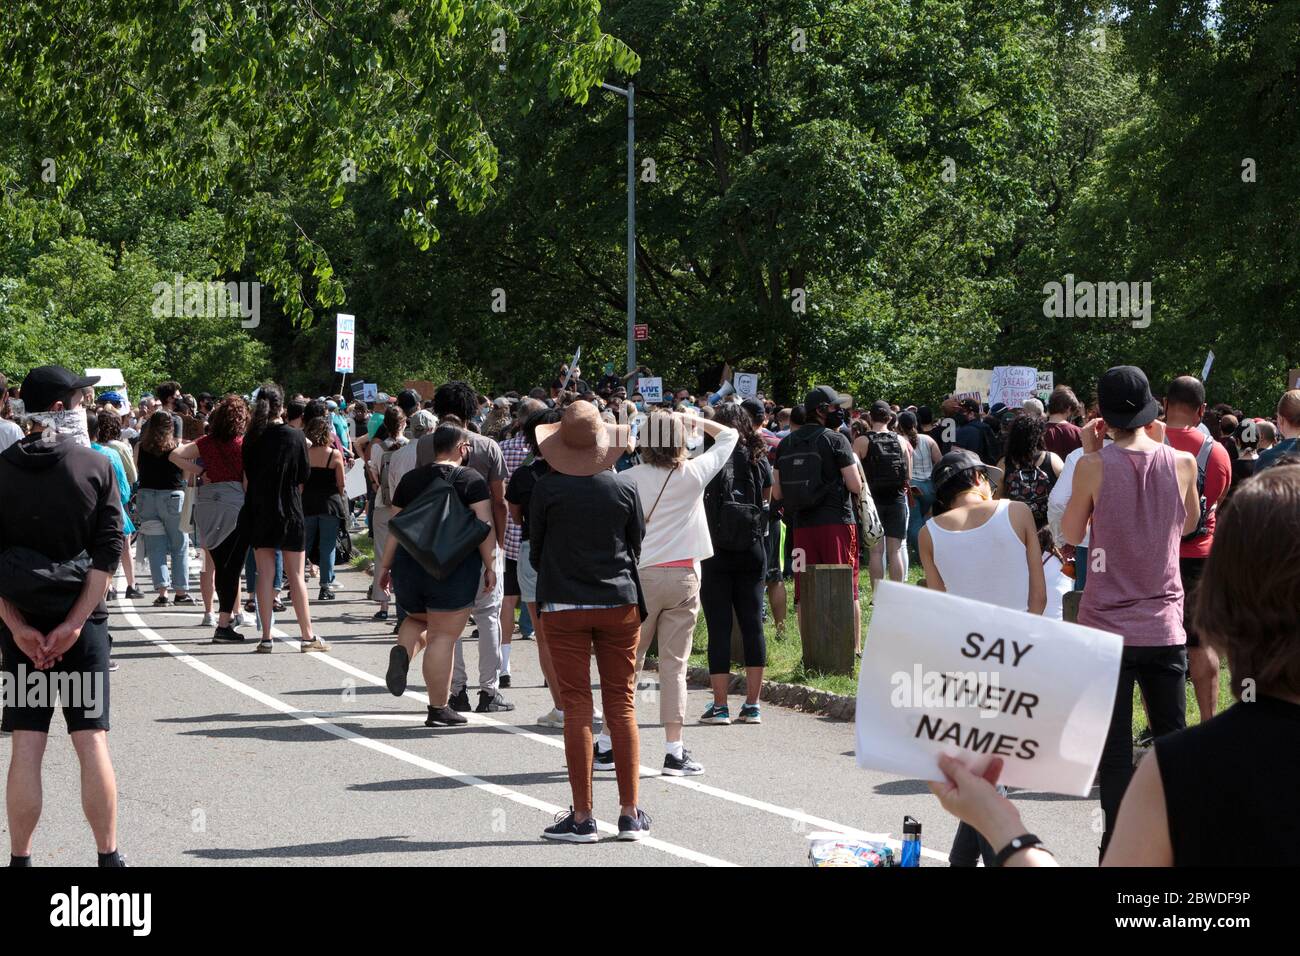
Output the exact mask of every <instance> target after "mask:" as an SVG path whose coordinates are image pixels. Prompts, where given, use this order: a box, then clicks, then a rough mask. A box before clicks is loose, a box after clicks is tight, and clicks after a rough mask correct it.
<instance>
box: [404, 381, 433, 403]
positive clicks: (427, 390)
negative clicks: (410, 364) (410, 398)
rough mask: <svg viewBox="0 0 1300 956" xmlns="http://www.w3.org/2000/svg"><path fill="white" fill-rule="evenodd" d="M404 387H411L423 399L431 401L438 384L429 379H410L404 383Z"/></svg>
mask: <svg viewBox="0 0 1300 956" xmlns="http://www.w3.org/2000/svg"><path fill="white" fill-rule="evenodd" d="M402 388H404V389H407V388H409V389H410V390H411V391H413V392H415V394H416V395H419V396H420V400H421V401H425V402H427V401H429V400H430V399H432V398H433V393H434V392H436V391H437V390H438V386H437V385H435V384H433V382H430V381H429V380H428V379H410V380H408V381H405V382H403V383H402Z"/></svg>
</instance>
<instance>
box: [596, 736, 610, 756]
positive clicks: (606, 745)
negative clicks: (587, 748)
mask: <svg viewBox="0 0 1300 956" xmlns="http://www.w3.org/2000/svg"><path fill="white" fill-rule="evenodd" d="M596 746H597V747H599V748H600V752H601V753H606V752H608V751H610V750H613V749H614V741H612V740H610V739H609V734H599V735H598V736H597V737H596Z"/></svg>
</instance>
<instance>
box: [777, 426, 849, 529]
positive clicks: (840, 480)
mask: <svg viewBox="0 0 1300 956" xmlns="http://www.w3.org/2000/svg"><path fill="white" fill-rule="evenodd" d="M813 436H815V441H816V444H815V447H816V449H817V454H818V455H819V456H820V457H821V460H822V481H823V482H825V483H826V484H828V485H831V486H833V487H832V488H831V490H829V491H828V492H827V493H826V495H825V496H824V497H823V498H822V500H821V503H820V504H818V505H817V507H815V508H810V509H809V510H808V511H805V512H801V513H799V514H797V515H796V514H793V513H792V512H791V511H790V509H788V508H787V509H786V511H785V516H786V520H787V521H788V522H789V523H790V525H791V527H796V526H797V527H803V528H812V527H816V526H818V525H827V524H853V502H852V501H851V500H850V498H849V491H848V489H847V488H845V487H844V476H843V475H841V474H840V469H841V468H847V467H848V466H849V465H852V464H854V463H855V462H856V461H857V460H858V458H857V456H856V455H854V454H853V446H852V445H850V444H849V440H848V439H847V438H845V437H844V436H843V435H842V434H840V433H839V432H838V431H834V430H832V429H829V428H825V427H823V426H821V425H818V424H816V423H813V424H809V425H802V426H800V427H799V428H798V429H796V430H795V431H792V432H791V433H790V434H788V435H786V436H785V437H784V438H782V439H781V443H780V444H779V445H777V446H776V461H777V472H778V473H779V472H780V470H781V459H782V458H783V457H785V455H786V454H787V453H788V452H789V449H790V440H791V439H792V438H796V437H797V438H798V439H799V441H800V442H806V441H807V439H808V438H809V437H813Z"/></svg>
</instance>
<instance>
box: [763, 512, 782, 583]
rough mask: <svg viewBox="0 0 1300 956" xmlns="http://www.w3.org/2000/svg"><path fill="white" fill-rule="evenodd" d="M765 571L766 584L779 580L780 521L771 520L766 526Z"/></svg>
mask: <svg viewBox="0 0 1300 956" xmlns="http://www.w3.org/2000/svg"><path fill="white" fill-rule="evenodd" d="M766 540H767V545H766V549H767V573H766V574H765V578H766V580H767V583H768V584H771V583H772V582H773V581H780V580H781V522H780V521H779V520H776V521H771V522H770V523H769V524H768V526H767V539H766Z"/></svg>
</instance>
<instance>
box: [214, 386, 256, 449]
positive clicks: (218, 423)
mask: <svg viewBox="0 0 1300 956" xmlns="http://www.w3.org/2000/svg"><path fill="white" fill-rule="evenodd" d="M249 417H250V413H249V411H248V403H247V402H246V401H244V400H243V398H241V397H240V396H238V395H235V394H230V395H226V396H225V397H223V398H222V399H221V401H219V402H217V406H216V408H214V409H212V411H211V412H209V413H208V434H209V435H211V436H212V438H213V439H215V440H216V441H219V442H230V441H234V440H235V439H236V438H238V437H239V436H240V435H242V434H244V432H245V431H246V430H247V429H248V420H249Z"/></svg>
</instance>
